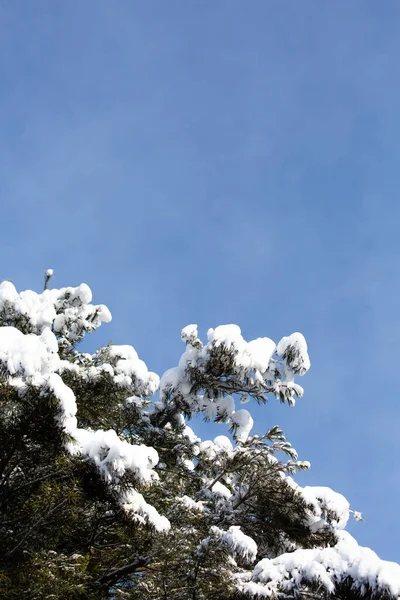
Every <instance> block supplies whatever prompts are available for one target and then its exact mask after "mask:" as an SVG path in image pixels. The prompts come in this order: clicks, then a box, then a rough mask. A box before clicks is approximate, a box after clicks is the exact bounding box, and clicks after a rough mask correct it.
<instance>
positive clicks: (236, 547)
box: [211, 525, 257, 562]
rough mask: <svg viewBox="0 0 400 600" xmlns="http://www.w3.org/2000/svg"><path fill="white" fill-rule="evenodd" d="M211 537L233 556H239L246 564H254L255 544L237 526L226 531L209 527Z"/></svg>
mask: <svg viewBox="0 0 400 600" xmlns="http://www.w3.org/2000/svg"><path fill="white" fill-rule="evenodd" d="M211 537H213V538H215V539H216V540H218V541H219V542H221V543H222V544H223V545H225V546H227V547H228V548H229V550H230V551H231V552H233V554H235V555H239V556H240V557H241V558H242V559H244V560H246V561H248V562H254V560H255V558H256V556H257V544H256V543H255V541H254V540H253V539H252V538H251V537H249V536H248V535H245V534H244V533H243V532H242V531H241V529H240V527H239V526H238V525H232V526H231V527H229V529H228V530H227V531H223V530H222V529H220V528H219V527H216V526H213V527H211Z"/></svg>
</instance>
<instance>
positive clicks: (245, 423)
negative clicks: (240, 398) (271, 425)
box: [231, 408, 254, 442]
mask: <svg viewBox="0 0 400 600" xmlns="http://www.w3.org/2000/svg"><path fill="white" fill-rule="evenodd" d="M231 418H232V423H233V425H234V426H235V437H236V439H237V441H238V442H245V441H246V440H247V438H248V436H249V433H250V430H251V429H252V427H253V425H254V421H253V419H252V416H251V414H250V413H249V411H248V410H246V409H245V408H242V409H240V410H237V411H236V412H234V413H233V415H232V417H231Z"/></svg>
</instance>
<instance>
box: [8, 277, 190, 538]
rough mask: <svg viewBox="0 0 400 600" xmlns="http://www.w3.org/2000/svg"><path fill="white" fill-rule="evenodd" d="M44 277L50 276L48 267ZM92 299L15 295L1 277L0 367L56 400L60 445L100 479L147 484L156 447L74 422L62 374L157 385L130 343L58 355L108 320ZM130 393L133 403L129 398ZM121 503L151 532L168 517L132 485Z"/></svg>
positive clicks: (68, 291) (73, 293) (66, 291)
mask: <svg viewBox="0 0 400 600" xmlns="http://www.w3.org/2000/svg"><path fill="white" fill-rule="evenodd" d="M46 276H50V270H48V271H46ZM91 300H92V292H91V290H90V288H89V286H87V285H86V284H81V285H79V286H78V287H76V288H71V287H69V288H62V289H59V290H58V289H53V290H45V291H44V292H43V293H41V294H37V293H35V292H33V291H30V290H27V291H24V292H21V293H18V292H17V291H16V289H15V287H14V285H13V284H12V283H11V282H9V281H5V282H2V283H1V284H0V319H1V322H3V323H6V324H7V326H0V369H1V370H2V373H3V375H5V376H7V378H8V382H9V383H10V385H13V386H14V387H15V388H16V389H18V391H19V392H20V393H24V392H25V391H26V390H27V386H28V385H32V386H34V387H36V388H37V389H38V390H39V391H40V394H41V395H46V394H49V395H51V396H53V397H55V398H57V400H58V406H59V412H58V415H57V421H58V424H59V425H60V426H61V427H62V428H63V430H64V431H65V432H66V433H67V434H68V435H69V437H70V438H71V439H70V441H68V442H67V443H66V450H67V451H69V452H70V453H72V454H77V455H79V454H80V455H81V456H82V458H84V459H86V460H91V461H93V463H94V464H95V465H96V466H97V468H98V470H99V472H100V473H101V475H102V477H104V479H105V481H106V482H108V483H113V485H114V486H118V482H119V480H120V478H121V477H122V476H123V475H124V474H125V473H126V472H130V473H133V474H134V476H135V477H136V479H137V481H138V482H140V483H144V484H150V483H152V482H154V481H155V480H157V479H158V475H157V473H156V472H155V470H154V467H155V466H156V465H157V463H158V454H157V452H156V450H155V449H154V448H152V447H148V446H145V445H142V444H136V445H134V444H130V443H128V442H127V441H125V440H123V439H120V438H119V437H118V435H117V433H116V432H115V431H114V430H108V431H103V430H97V431H92V430H88V429H83V428H80V427H79V424H78V421H77V403H76V398H75V395H74V392H73V390H72V389H71V388H70V387H68V386H67V385H66V384H65V383H64V381H63V379H62V375H63V373H64V372H69V373H73V374H74V376H76V377H82V378H83V379H86V380H88V379H89V380H90V379H91V378H92V379H96V378H97V377H99V376H100V375H101V374H102V373H106V372H107V373H109V375H110V376H113V377H114V382H116V383H118V381H122V382H123V383H125V384H126V383H128V384H129V385H130V386H135V387H136V388H138V390H137V393H140V394H143V395H151V394H153V393H154V391H155V390H156V389H157V387H158V384H159V378H158V376H157V375H156V374H155V373H151V372H149V371H148V369H147V366H146V365H145V363H144V362H143V361H142V360H140V359H139V357H138V355H137V353H136V351H135V350H134V349H133V348H132V346H111V347H110V348H107V349H103V350H102V351H99V353H97V354H96V355H95V356H94V357H92V356H91V355H88V354H81V355H80V359H79V361H77V362H75V363H71V362H69V361H66V360H61V359H60V356H59V348H60V345H63V346H65V345H67V347H68V346H70V345H71V344H73V343H74V342H75V341H79V340H80V339H81V338H82V336H83V335H84V333H85V331H92V330H93V329H96V328H97V327H99V326H100V324H101V323H102V322H109V321H110V320H111V314H110V311H109V310H108V308H107V307H106V306H104V305H102V304H101V305H98V306H95V305H91V304H89V303H90V302H91ZM14 323H18V327H21V329H22V331H21V330H20V329H19V328H16V327H14ZM102 352H103V353H107V352H108V355H109V358H110V360H109V361H104V362H102V360H101V358H102V356H103V354H102ZM77 355H78V353H77ZM94 359H96V360H95V362H93V361H94ZM110 363H111V364H110ZM133 391H136V389H135V390H133ZM130 398H131V401H132V396H131V397H130ZM191 464H192V468H193V463H191ZM121 502H122V503H123V504H124V508H125V509H126V510H127V511H128V512H129V513H130V514H134V513H135V510H136V509H137V512H138V514H137V515H136V516H137V517H138V519H139V518H142V519H144V521H145V522H148V523H150V524H151V525H153V526H154V527H155V528H156V529H157V530H158V531H161V530H165V529H168V527H169V523H168V521H167V519H165V517H161V516H160V515H159V514H158V513H157V511H156V510H155V508H153V507H152V506H150V505H149V504H147V503H146V502H145V500H144V498H143V496H142V495H141V494H139V493H138V492H137V491H136V490H135V489H134V488H133V487H132V488H131V489H128V490H125V491H124V492H123V493H122V496H121Z"/></svg>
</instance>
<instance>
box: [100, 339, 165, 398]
mask: <svg viewBox="0 0 400 600" xmlns="http://www.w3.org/2000/svg"><path fill="white" fill-rule="evenodd" d="M108 352H109V357H110V359H111V363H112V364H114V365H115V377H114V381H115V382H116V383H118V384H120V385H121V386H129V385H132V383H133V382H134V383H135V384H136V386H137V387H138V391H139V392H140V393H142V394H143V395H144V396H152V395H153V394H154V392H156V390H157V389H158V387H159V384H160V378H159V377H158V375H156V373H152V372H150V371H148V369H147V366H146V363H145V362H144V361H143V360H141V359H140V358H139V357H138V354H137V352H136V350H135V349H134V348H133V347H132V346H110V347H109V349H108Z"/></svg>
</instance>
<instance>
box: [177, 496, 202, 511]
mask: <svg viewBox="0 0 400 600" xmlns="http://www.w3.org/2000/svg"><path fill="white" fill-rule="evenodd" d="M177 500H178V502H179V503H180V504H183V506H184V507H185V508H187V509H188V510H193V511H195V512H204V501H201V500H200V501H199V502H196V501H195V500H193V498H190V497H189V496H182V497H181V498H177Z"/></svg>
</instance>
